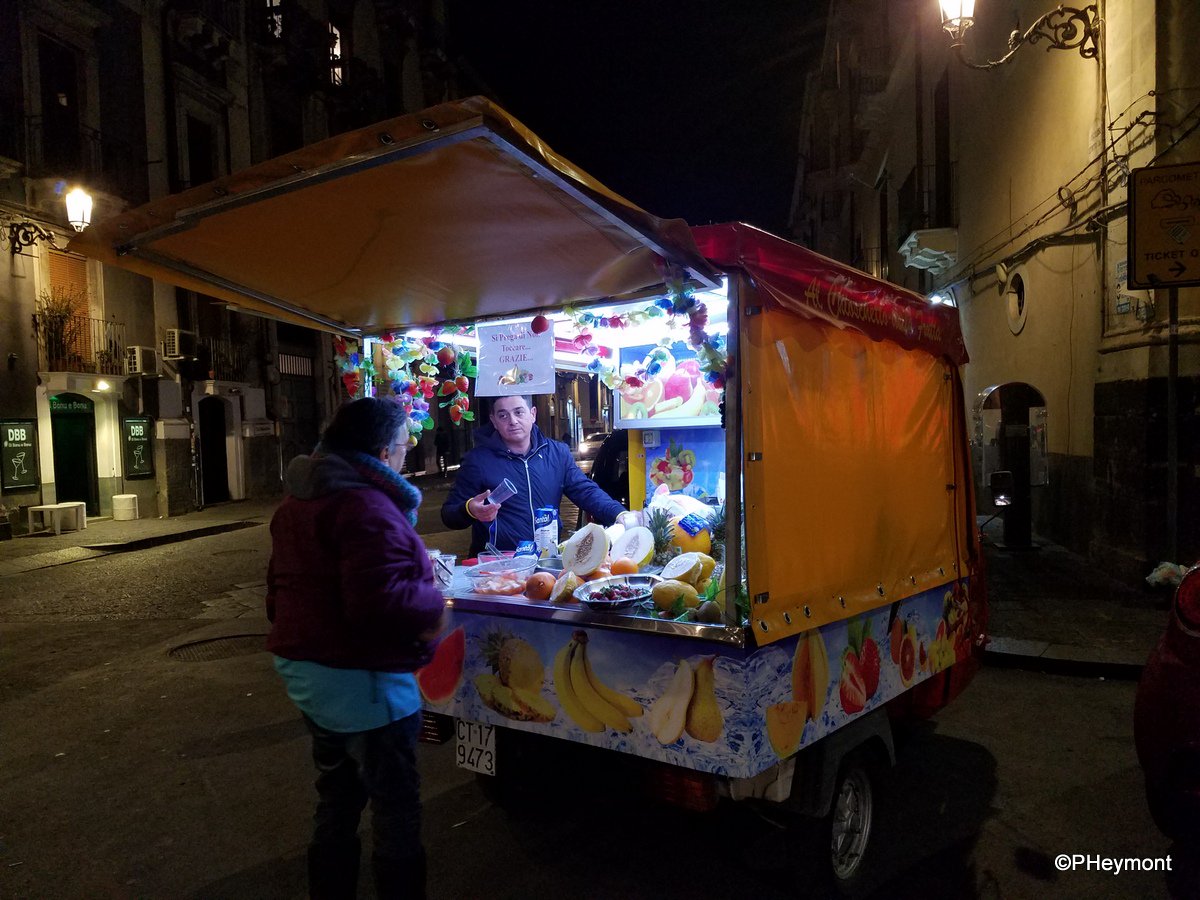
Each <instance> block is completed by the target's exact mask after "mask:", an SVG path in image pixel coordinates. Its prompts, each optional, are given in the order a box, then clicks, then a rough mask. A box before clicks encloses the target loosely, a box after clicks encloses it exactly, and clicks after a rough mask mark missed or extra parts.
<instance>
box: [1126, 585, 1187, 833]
mask: <svg viewBox="0 0 1200 900" xmlns="http://www.w3.org/2000/svg"><path fill="white" fill-rule="evenodd" d="M1133 736H1134V742H1135V743H1136V745H1137V754H1138V760H1139V762H1141V764H1142V771H1143V772H1144V773H1145V776H1146V802H1147V804H1148V805H1149V807H1150V814H1151V815H1152V816H1153V817H1154V821H1155V823H1156V824H1157V825H1158V827H1159V829H1160V830H1161V831H1162V832H1163V834H1165V835H1167V836H1168V837H1170V838H1172V839H1174V840H1179V841H1183V840H1187V839H1195V838H1197V837H1200V567H1196V568H1193V569H1192V570H1191V571H1190V572H1188V573H1187V574H1186V575H1184V577H1183V580H1182V581H1181V582H1180V584H1179V587H1178V588H1177V589H1176V591H1175V602H1174V604H1173V605H1172V608H1171V617H1170V620H1169V621H1168V622H1167V630H1166V632H1165V633H1164V634H1163V636H1162V638H1161V639H1160V640H1159V642H1158V646H1157V647H1155V648H1154V652H1153V653H1151V654H1150V659H1149V660H1148V661H1147V662H1146V668H1145V669H1144V670H1143V671H1142V679H1141V682H1140V683H1139V684H1138V691H1137V699H1136V701H1135V703H1134V716H1133Z"/></svg>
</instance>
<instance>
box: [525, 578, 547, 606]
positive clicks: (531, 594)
mask: <svg viewBox="0 0 1200 900" xmlns="http://www.w3.org/2000/svg"><path fill="white" fill-rule="evenodd" d="M553 590H554V576H553V575H551V574H550V573H549V572H534V573H533V574H532V575H530V576H529V578H528V580H526V582H525V596H526V597H528V598H529V599H530V600H549V599H550V592H551V591H553Z"/></svg>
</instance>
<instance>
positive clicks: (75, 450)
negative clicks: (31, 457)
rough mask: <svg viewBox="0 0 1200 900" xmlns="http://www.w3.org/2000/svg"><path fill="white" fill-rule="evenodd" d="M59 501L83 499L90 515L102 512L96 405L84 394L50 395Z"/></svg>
mask: <svg viewBox="0 0 1200 900" xmlns="http://www.w3.org/2000/svg"><path fill="white" fill-rule="evenodd" d="M50 435H51V445H52V446H53V450H54V497H55V502H57V503H65V502H67V501H68V500H82V501H83V502H84V503H86V504H87V514H88V515H89V516H98V515H100V484H99V479H98V478H97V472H96V405H95V404H94V403H93V402H92V401H91V400H89V399H88V398H87V397H85V396H84V395H83V394H73V393H62V394H55V395H54V396H53V397H51V398H50Z"/></svg>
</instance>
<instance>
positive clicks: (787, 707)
mask: <svg viewBox="0 0 1200 900" xmlns="http://www.w3.org/2000/svg"><path fill="white" fill-rule="evenodd" d="M807 721H808V702H807V701H805V700H789V701H787V702H786V703H776V704H775V705H774V706H768V707H767V737H768V739H769V740H770V741H771V749H772V750H774V751H775V755H776V756H778V757H779V758H780V759H787V757H789V756H791V755H792V754H793V753H795V752H796V751H797V750H798V749H800V738H801V736H802V735H803V734H804V723H805V722H807Z"/></svg>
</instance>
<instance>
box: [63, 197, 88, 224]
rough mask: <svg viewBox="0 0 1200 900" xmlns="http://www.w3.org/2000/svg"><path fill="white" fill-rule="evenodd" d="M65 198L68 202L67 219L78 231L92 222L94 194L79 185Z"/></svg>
mask: <svg viewBox="0 0 1200 900" xmlns="http://www.w3.org/2000/svg"><path fill="white" fill-rule="evenodd" d="M63 199H64V200H65V201H66V203H67V221H68V222H70V223H71V227H72V228H74V229H75V230H76V231H83V229H85V228H87V227H88V225H90V224H91V222H92V195H91V194H89V193H88V192H87V191H85V190H84V189H83V188H78V187H77V188H75V189H74V190H73V191H71V192H70V193H69V194H67V196H66V197H64V198H63Z"/></svg>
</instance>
